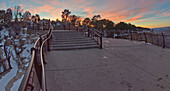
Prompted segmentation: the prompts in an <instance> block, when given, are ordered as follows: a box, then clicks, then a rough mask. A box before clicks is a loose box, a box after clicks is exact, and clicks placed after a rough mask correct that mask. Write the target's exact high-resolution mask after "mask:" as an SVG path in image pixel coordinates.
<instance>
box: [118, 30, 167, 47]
mask: <svg viewBox="0 0 170 91" xmlns="http://www.w3.org/2000/svg"><path fill="white" fill-rule="evenodd" d="M119 38H125V39H130V40H136V41H145V43H151V44H154V45H157V46H162V47H163V48H170V35H168V34H165V33H160V34H156V33H153V32H128V33H127V32H126V33H123V34H122V35H121V36H119Z"/></svg>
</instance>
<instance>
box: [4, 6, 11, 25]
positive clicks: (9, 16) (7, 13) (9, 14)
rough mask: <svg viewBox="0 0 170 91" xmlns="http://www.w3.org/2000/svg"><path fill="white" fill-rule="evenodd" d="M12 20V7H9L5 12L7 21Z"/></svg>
mask: <svg viewBox="0 0 170 91" xmlns="http://www.w3.org/2000/svg"><path fill="white" fill-rule="evenodd" d="M11 20H12V9H11V8H8V9H7V11H6V14H5V23H6V24H7V23H10V22H11Z"/></svg>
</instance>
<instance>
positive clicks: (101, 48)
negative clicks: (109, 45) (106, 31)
mask: <svg viewBox="0 0 170 91" xmlns="http://www.w3.org/2000/svg"><path fill="white" fill-rule="evenodd" d="M102 45H103V44H102V34H101V35H100V49H102Z"/></svg>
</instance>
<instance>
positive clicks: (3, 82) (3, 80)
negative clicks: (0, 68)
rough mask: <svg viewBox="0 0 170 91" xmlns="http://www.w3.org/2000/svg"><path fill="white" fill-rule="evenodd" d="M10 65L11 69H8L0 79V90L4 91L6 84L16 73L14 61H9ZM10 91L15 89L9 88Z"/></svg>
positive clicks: (16, 67)
mask: <svg viewBox="0 0 170 91" xmlns="http://www.w3.org/2000/svg"><path fill="white" fill-rule="evenodd" d="M11 66H12V69H11V70H10V72H8V73H7V74H5V76H2V78H1V79H0V84H1V85H0V88H1V91H5V87H6V85H7V84H8V82H9V81H10V80H11V79H12V78H13V77H14V76H15V75H16V73H17V70H18V66H17V63H16V62H15V61H11ZM11 91H15V90H11Z"/></svg>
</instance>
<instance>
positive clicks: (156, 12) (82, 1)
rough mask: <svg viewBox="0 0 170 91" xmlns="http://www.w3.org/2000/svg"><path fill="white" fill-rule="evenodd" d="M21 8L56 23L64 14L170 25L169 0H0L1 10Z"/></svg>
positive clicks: (149, 25)
mask: <svg viewBox="0 0 170 91" xmlns="http://www.w3.org/2000/svg"><path fill="white" fill-rule="evenodd" d="M16 5H20V6H21V7H22V8H23V9H24V10H25V11H30V12H31V13H32V14H39V15H40V17H41V18H48V19H49V18H50V19H52V20H56V19H57V18H61V12H62V11H63V10H64V9H69V10H70V11H71V14H75V15H78V16H81V17H82V18H85V17H89V18H92V17H93V15H95V14H99V15H101V17H102V18H107V19H110V20H112V21H113V22H115V23H117V22H120V21H124V22H130V23H132V24H135V25H137V26H142V27H149V28H156V27H166V26H170V0H0V9H7V8H9V7H14V6H16Z"/></svg>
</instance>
